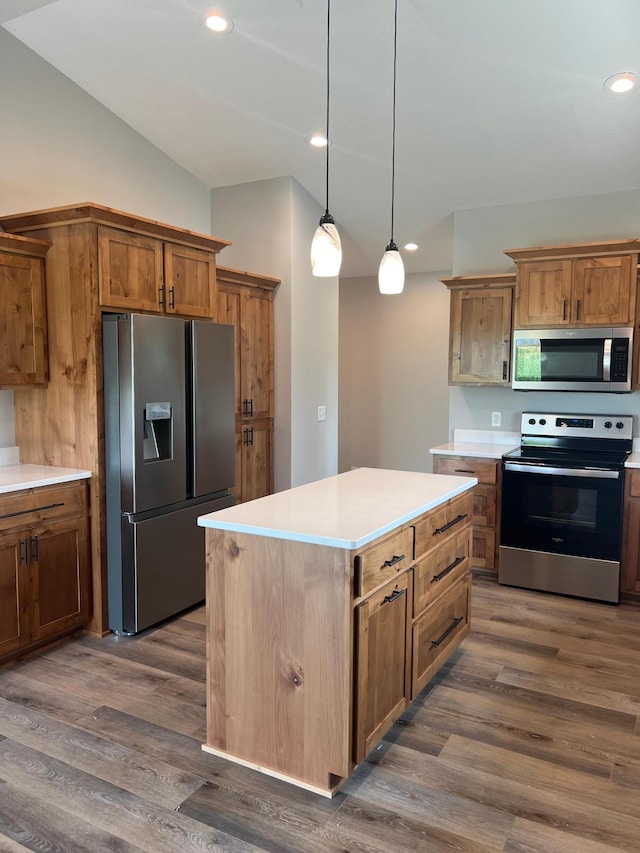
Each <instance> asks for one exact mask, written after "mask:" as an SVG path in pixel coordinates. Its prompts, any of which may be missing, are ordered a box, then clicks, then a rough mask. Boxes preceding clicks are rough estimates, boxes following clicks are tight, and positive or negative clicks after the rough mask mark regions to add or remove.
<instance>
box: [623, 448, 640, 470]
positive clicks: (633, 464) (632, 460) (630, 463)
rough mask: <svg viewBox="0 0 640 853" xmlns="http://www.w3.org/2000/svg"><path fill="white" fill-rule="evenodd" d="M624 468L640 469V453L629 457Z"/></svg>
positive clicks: (636, 452)
mask: <svg viewBox="0 0 640 853" xmlns="http://www.w3.org/2000/svg"><path fill="white" fill-rule="evenodd" d="M624 467H625V468H640V452H638V451H635V452H634V453H632V454H631V456H628V457H627V459H626V461H625V463H624Z"/></svg>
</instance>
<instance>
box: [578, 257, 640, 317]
mask: <svg viewBox="0 0 640 853" xmlns="http://www.w3.org/2000/svg"><path fill="white" fill-rule="evenodd" d="M636 268H637V256H636V255H623V256H621V257H611V258H584V259H581V260H577V261H574V262H573V300H574V302H573V309H574V313H573V319H574V322H575V323H577V324H579V325H588V326H610V325H616V324H618V325H620V324H622V325H626V326H632V325H633V323H634V312H635V301H636V300H635V290H636Z"/></svg>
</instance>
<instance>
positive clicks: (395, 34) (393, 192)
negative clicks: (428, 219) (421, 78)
mask: <svg viewBox="0 0 640 853" xmlns="http://www.w3.org/2000/svg"><path fill="white" fill-rule="evenodd" d="M397 44H398V0H395V8H394V15H393V107H392V115H393V120H392V130H391V241H390V245H392V244H393V207H394V200H395V195H396V58H397V55H398V50H397Z"/></svg>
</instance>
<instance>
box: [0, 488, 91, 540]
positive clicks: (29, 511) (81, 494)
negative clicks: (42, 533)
mask: <svg viewBox="0 0 640 853" xmlns="http://www.w3.org/2000/svg"><path fill="white" fill-rule="evenodd" d="M86 510H87V486H86V480H79V481H77V482H73V483H65V484H62V485H56V486H41V487H38V488H35V489H24V490H21V491H17V492H9V493H7V494H4V495H2V496H0V530H12V529H14V528H19V527H23V526H31V525H33V524H36V523H37V524H39V523H40V522H42V521H50V520H53V519H56V518H66V517H73V516H78V515H84V514H85V513H86Z"/></svg>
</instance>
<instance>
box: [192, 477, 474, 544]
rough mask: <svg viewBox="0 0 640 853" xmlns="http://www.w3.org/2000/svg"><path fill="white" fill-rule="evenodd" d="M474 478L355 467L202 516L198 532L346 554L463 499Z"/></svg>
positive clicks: (472, 484) (199, 520)
mask: <svg viewBox="0 0 640 853" xmlns="http://www.w3.org/2000/svg"><path fill="white" fill-rule="evenodd" d="M477 482H478V481H477V480H476V479H475V477H455V476H448V475H445V474H422V473H418V472H415V471H388V470H385V469H381V468H356V469H354V470H352V471H346V472H345V473H344V474H337V475H336V476H335V477H327V478H326V479H324V480H317V481H316V482H314V483H307V484H306V485H304V486H297V487H296V488H294V489H289V490H287V491H284V492H277V493H276V494H274V495H268V496H267V497H265V498H258V500H254V501H249V502H248V503H245V504H238V505H237V506H234V507H229V508H227V509H221V510H218V512H211V513H209V514H208V515H202V516H200V518H199V519H198V524H199V525H200V526H201V527H211V528H214V529H218V530H231V531H235V532H238V533H253V534H256V535H258V536H271V537H273V538H275V539H290V540H294V541H297V542H310V543H313V544H317V545H331V546H333V547H335V548H346V549H349V550H352V549H356V548H361V547H362V546H363V545H366V544H367V543H369V542H372V541H373V540H374V539H377V538H378V537H379V536H383V535H384V534H385V533H388V532H389V531H391V530H393V529H394V528H396V527H398V526H399V525H401V524H405V523H406V522H408V521H412V520H413V519H414V518H417V517H418V516H419V515H422V513H424V512H427V511H428V510H430V509H433V508H434V507H436V506H438V505H439V504H441V503H444V502H445V501H447V500H449V499H450V498H453V497H455V496H456V495H459V494H462V492H465V491H467V489H470V488H472V487H473V486H475V485H476V484H477Z"/></svg>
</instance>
